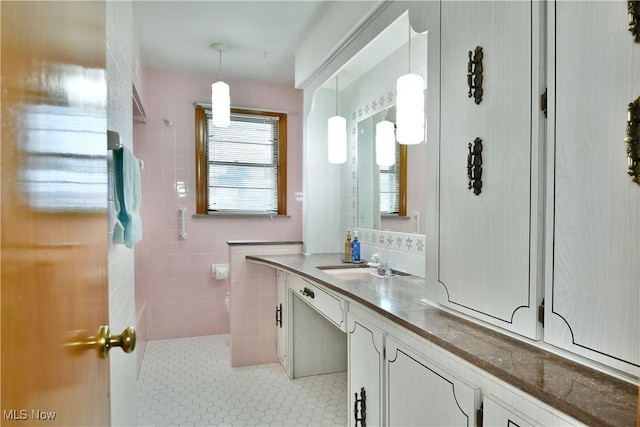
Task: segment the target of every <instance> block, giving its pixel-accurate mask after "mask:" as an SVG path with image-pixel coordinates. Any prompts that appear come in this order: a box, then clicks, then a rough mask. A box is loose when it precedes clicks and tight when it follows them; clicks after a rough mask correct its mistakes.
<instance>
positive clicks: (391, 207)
mask: <svg viewBox="0 0 640 427" xmlns="http://www.w3.org/2000/svg"><path fill="white" fill-rule="evenodd" d="M395 152H396V162H395V164H393V165H392V166H379V171H380V174H379V177H380V213H381V214H382V215H399V216H405V215H406V211H407V206H406V202H407V195H406V191H407V190H406V188H407V186H406V184H407V146H406V145H400V144H398V143H396V144H395Z"/></svg>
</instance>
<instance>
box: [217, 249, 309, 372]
mask: <svg viewBox="0 0 640 427" xmlns="http://www.w3.org/2000/svg"><path fill="white" fill-rule="evenodd" d="M301 252H302V245H255V246H254V245H242V246H229V254H230V255H229V258H230V259H231V292H230V293H231V301H230V304H229V305H230V310H229V311H230V313H231V316H230V321H231V323H230V347H231V366H234V367H235V366H245V365H257V364H260V363H272V362H277V361H278V356H277V354H276V323H275V316H276V312H275V308H276V270H275V269H274V268H271V267H267V266H263V265H260V264H254V263H251V262H247V260H246V258H245V257H246V256H247V255H267V254H271V255H274V254H291V253H301Z"/></svg>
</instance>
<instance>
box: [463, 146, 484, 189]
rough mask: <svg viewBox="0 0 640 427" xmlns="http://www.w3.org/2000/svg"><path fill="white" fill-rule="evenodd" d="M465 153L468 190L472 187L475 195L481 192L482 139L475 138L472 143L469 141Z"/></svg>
mask: <svg viewBox="0 0 640 427" xmlns="http://www.w3.org/2000/svg"><path fill="white" fill-rule="evenodd" d="M468 148H469V154H467V178H469V187H468V188H469V190H471V189H473V194H475V195H476V196H477V195H479V194H480V193H481V192H482V148H483V147H482V140H481V139H480V138H476V139H475V140H474V141H473V144H471V143H469V145H468Z"/></svg>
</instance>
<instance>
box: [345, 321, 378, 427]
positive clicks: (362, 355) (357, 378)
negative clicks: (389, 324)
mask: <svg viewBox="0 0 640 427" xmlns="http://www.w3.org/2000/svg"><path fill="white" fill-rule="evenodd" d="M347 334H348V353H349V364H348V373H349V408H350V410H351V411H352V413H351V416H350V418H349V425H350V426H360V425H368V426H379V425H382V420H383V419H384V418H383V380H384V375H383V369H384V335H385V334H384V333H383V332H382V331H380V330H379V329H377V328H375V327H374V326H372V325H371V324H370V323H368V322H366V321H364V320H363V319H361V318H360V317H358V316H356V315H355V314H352V313H349V326H348V331H347Z"/></svg>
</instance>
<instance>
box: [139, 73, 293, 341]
mask: <svg viewBox="0 0 640 427" xmlns="http://www.w3.org/2000/svg"><path fill="white" fill-rule="evenodd" d="M143 79H144V82H145V91H144V93H145V105H144V108H145V110H146V113H147V117H146V120H145V122H146V123H145V124H141V125H136V127H135V140H136V145H135V155H136V157H138V158H139V159H141V160H143V161H144V169H143V170H142V193H143V200H142V209H141V216H142V222H143V227H144V234H143V239H142V241H141V242H140V243H138V244H137V245H136V251H135V253H136V259H135V261H136V276H135V278H136V300H137V303H138V304H142V303H144V304H146V310H147V316H148V327H149V329H148V338H149V339H150V340H154V339H165V338H179V337H186V336H195V335H208V334H219V333H228V332H229V316H228V313H227V311H226V309H225V307H224V298H225V295H226V293H227V291H228V290H229V281H228V280H223V281H215V280H213V278H212V277H211V274H210V270H211V264H214V263H216V264H230V259H229V253H228V247H227V244H226V242H227V240H279V241H282V240H302V202H301V201H298V200H296V197H295V193H296V192H301V191H302V122H303V118H302V92H301V91H299V90H296V89H294V88H292V87H287V86H279V85H270V84H262V83H256V82H249V81H242V80H233V79H227V78H225V79H224V81H225V82H226V83H228V84H229V86H230V91H231V104H232V106H237V107H245V108H253V109H264V110H277V111H285V112H287V113H288V120H287V123H288V129H287V134H288V138H287V159H288V173H287V177H288V178H287V200H288V217H287V218H274V219H270V218H219V217H218V218H212V217H194V216H193V215H194V214H195V203H196V198H195V190H196V188H195V136H194V130H195V113H194V111H195V107H194V103H196V102H199V103H210V102H211V101H210V99H211V98H210V97H211V84H212V83H214V82H215V81H217V80H218V78H217V77H213V76H207V75H198V74H185V73H177V72H168V71H161V70H156V69H145V72H144V74H143ZM180 208H186V209H187V217H186V232H187V236H188V238H187V240H180V239H179V233H180V228H181V221H180ZM234 273H236V272H234Z"/></svg>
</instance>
